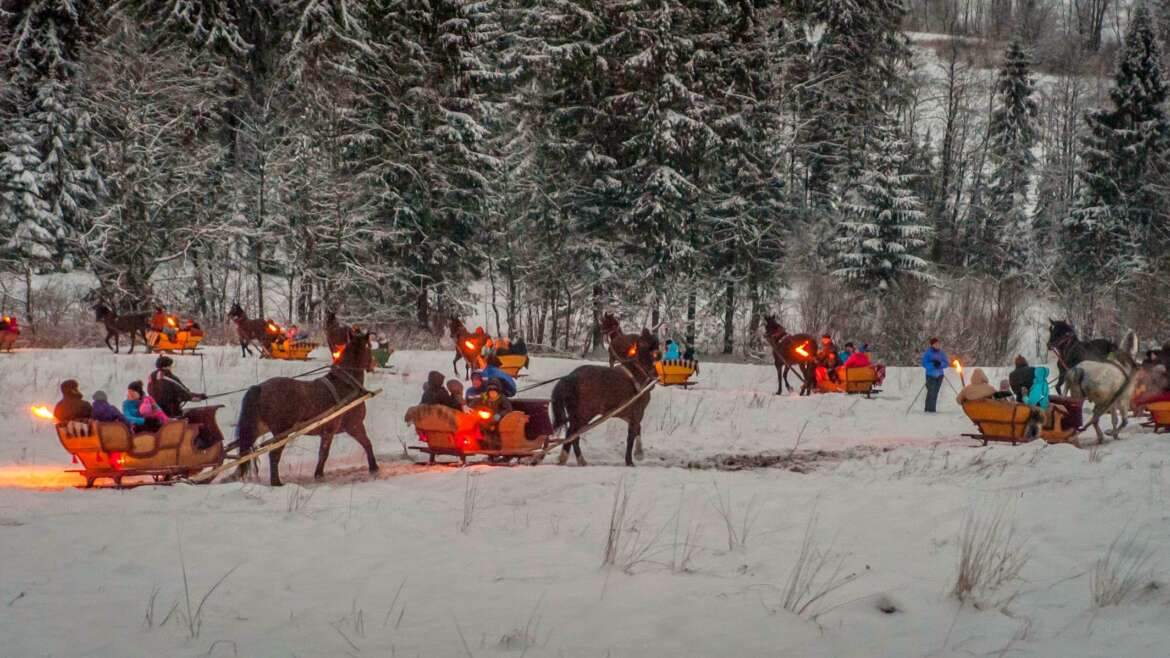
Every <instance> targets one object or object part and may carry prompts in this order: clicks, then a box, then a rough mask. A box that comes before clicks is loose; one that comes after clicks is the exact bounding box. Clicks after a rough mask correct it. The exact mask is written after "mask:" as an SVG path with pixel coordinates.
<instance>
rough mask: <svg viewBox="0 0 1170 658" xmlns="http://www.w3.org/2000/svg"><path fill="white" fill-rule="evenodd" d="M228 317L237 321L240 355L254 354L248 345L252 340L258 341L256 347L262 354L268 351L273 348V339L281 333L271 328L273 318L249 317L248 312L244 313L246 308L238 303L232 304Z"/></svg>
mask: <svg viewBox="0 0 1170 658" xmlns="http://www.w3.org/2000/svg"><path fill="white" fill-rule="evenodd" d="M228 317H229V318H231V319H232V321H233V322H235V323H236V336H238V337H239V339H240V356H249V355H250V354H252V350H251V348H249V347H248V346H249V344H250V343H251V342H252V341H256V349H257V350H259V351H260V353H261V355H263V354H265V353H267V352H268V351H270V350H271V347H272V339H273V338H274V337H276V336H279V335H280V333H279V332H278V331H271V330H269V328H268V326H269V325H271V324H272V321H271V320H260V319H255V320H253V319H249V318H248V314H247V313H244V309H243V308H241V307H240V305H239V304H238V303H237V304H232V308H231V310H230V311H228ZM274 326H275V325H274Z"/></svg>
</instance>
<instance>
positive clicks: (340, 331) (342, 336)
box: [325, 311, 354, 352]
mask: <svg viewBox="0 0 1170 658" xmlns="http://www.w3.org/2000/svg"><path fill="white" fill-rule="evenodd" d="M353 333H354V328H353V327H350V326H347V325H343V324H341V323H340V322H338V321H337V313H334V312H333V311H329V312H328V313H326V314H325V341H326V342H328V343H329V351H330V352H336V351H337V348H339V347H341V346H342V345H345V344H346V343H348V342H349V338H350V336H352V335H353Z"/></svg>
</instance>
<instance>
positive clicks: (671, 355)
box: [662, 343, 682, 361]
mask: <svg viewBox="0 0 1170 658" xmlns="http://www.w3.org/2000/svg"><path fill="white" fill-rule="evenodd" d="M681 358H682V355H681V354H679V352H678V343H671V344H670V345H669V346H668V347H667V348H666V354H664V355H663V356H662V359H663V360H664V361H678V360H679V359H681Z"/></svg>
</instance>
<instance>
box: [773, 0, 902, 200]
mask: <svg viewBox="0 0 1170 658" xmlns="http://www.w3.org/2000/svg"><path fill="white" fill-rule="evenodd" d="M784 12H785V20H786V22H787V23H788V25H789V29H790V30H791V31H792V33H793V36H794V37H795V38H793V39H791V41H790V44H791V46H792V48H793V54H794V55H795V56H794V57H793V58H792V59H791V60H790V66H789V72H790V75H791V76H792V80H791V82H792V83H794V84H792V89H793V90H794V91H795V93H794V94H793V95H792V98H793V99H794V103H795V105H796V110H797V111H798V112H799V115H800V116H799V123H800V125H801V131H800V134H799V135H798V137H797V145H796V148H797V152H798V153H800V154H801V160H802V162H803V165H804V168H805V175H804V177H803V178H804V180H805V182H806V185H807V187H808V193H807V194H808V198H809V200H810V202H811V203H812V204H813V205H819V206H828V205H831V203H832V198H833V196H834V194H835V186H836V185H839V184H842V183H846V182H848V175H849V171H850V168H851V167H852V166H853V165H856V164H857V163H858V162H859V161H860V157H859V155H858V154H859V153H860V151H861V150H862V149H863V148H864V147H865V145H866V137H865V135H866V133H867V131H868V129H869V127H870V126H871V125H873V124H874V123H875V122H876V121H878V120H880V118H881V115H882V114H883V113H884V112H886V111H888V110H891V109H892V108H893V107H894V106H895V105H897V104H898V103H900V102H901V99H902V97H903V96H904V91H905V77H904V76H903V75H902V73H903V71H904V69H905V66H906V62H907V61H908V59H909V48H908V45H907V42H906V38H905V36H904V35H903V34H902V32H901V21H902V17H903V16H904V15H905V7H904V6H903V2H902V1H901V0H797V1H795V2H791V3H784Z"/></svg>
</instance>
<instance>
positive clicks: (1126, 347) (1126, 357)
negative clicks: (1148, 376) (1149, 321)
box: [1117, 331, 1140, 369]
mask: <svg viewBox="0 0 1170 658" xmlns="http://www.w3.org/2000/svg"><path fill="white" fill-rule="evenodd" d="M1139 344H1140V343H1139V341H1138V337H1137V333H1136V332H1133V331H1131V332H1129V333H1127V334H1126V335H1125V338H1123V339H1122V340H1121V344H1120V345H1118V346H1117V360H1118V361H1121V362H1122V363H1123V364H1125V366H1126V367H1128V368H1130V369H1133V368H1136V367H1137V353H1138V346H1139Z"/></svg>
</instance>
